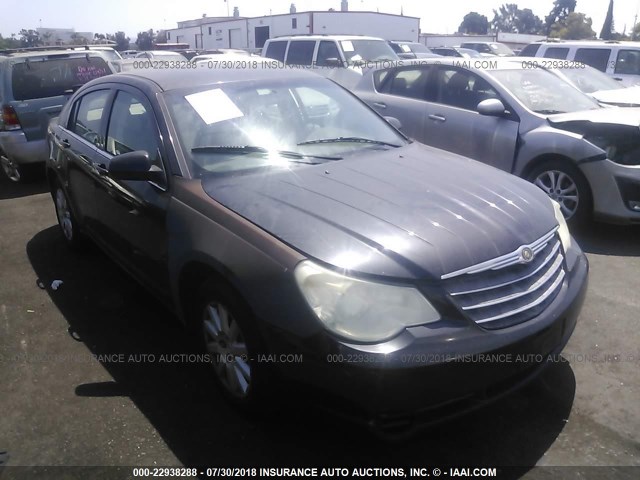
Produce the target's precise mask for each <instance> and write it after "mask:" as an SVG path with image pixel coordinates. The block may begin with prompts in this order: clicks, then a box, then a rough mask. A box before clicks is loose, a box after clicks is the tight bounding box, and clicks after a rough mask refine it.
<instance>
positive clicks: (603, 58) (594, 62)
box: [574, 48, 611, 72]
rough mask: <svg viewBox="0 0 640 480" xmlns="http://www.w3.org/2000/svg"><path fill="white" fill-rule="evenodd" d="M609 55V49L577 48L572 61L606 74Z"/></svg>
mask: <svg viewBox="0 0 640 480" xmlns="http://www.w3.org/2000/svg"><path fill="white" fill-rule="evenodd" d="M610 55H611V49H610V48H579V49H578V51H577V52H576V56H575V58H574V60H575V61H576V62H582V63H585V64H587V65H590V66H592V67H593V68H596V69H598V70H600V71H601V72H606V71H607V63H608V62H609V56H610Z"/></svg>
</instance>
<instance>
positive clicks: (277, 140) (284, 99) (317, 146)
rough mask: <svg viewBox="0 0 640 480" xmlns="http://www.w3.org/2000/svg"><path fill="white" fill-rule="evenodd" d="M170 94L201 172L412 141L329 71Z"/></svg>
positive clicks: (303, 160)
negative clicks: (327, 74) (326, 74)
mask: <svg viewBox="0 0 640 480" xmlns="http://www.w3.org/2000/svg"><path fill="white" fill-rule="evenodd" d="M164 95H165V99H166V101H167V104H168V106H169V110H170V113H171V115H170V116H171V118H172V119H173V124H174V125H175V128H176V130H177V132H178V137H179V140H180V144H181V147H182V150H183V152H184V155H185V157H186V158H187V160H188V161H189V162H190V163H191V166H192V171H193V172H194V175H195V176H197V177H200V176H202V175H205V174H208V173H218V174H227V173H242V172H243V171H252V170H255V169H257V168H283V167H284V168H289V167H292V166H296V165H297V166H299V165H302V164H319V163H325V162H330V161H337V160H340V159H342V158H344V157H346V156H348V155H352V154H355V153H358V152H364V151H371V150H386V149H389V148H394V147H397V146H401V145H405V144H406V143H407V141H406V140H405V139H404V138H403V137H402V136H401V135H399V134H398V133H397V132H396V131H395V130H394V129H393V128H391V126H390V125H389V124H388V123H387V122H386V121H384V120H383V119H382V118H380V117H379V116H378V115H376V114H375V113H374V112H372V111H371V110H369V109H368V108H367V107H366V106H365V105H364V104H362V103H361V102H360V101H358V100H357V99H356V98H354V97H353V96H352V95H351V94H350V93H348V92H346V91H345V90H344V89H342V88H341V87H339V86H337V85H336V84H334V83H332V82H330V81H328V80H326V79H324V78H317V79H315V78H311V79H295V80H291V79H287V80H269V81H260V82H255V81H254V82H237V83H236V82H234V83H229V84H222V85H216V86H207V87H200V88H198V89H189V90H180V91H176V90H174V91H169V92H167V93H165V94H164Z"/></svg>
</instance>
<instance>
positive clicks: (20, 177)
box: [0, 151, 28, 183]
mask: <svg viewBox="0 0 640 480" xmlns="http://www.w3.org/2000/svg"><path fill="white" fill-rule="evenodd" d="M0 166H2V171H3V172H4V174H5V175H6V176H7V178H8V179H9V180H10V181H12V182H13V183H23V182H25V181H26V180H27V177H28V175H27V171H26V170H27V169H26V168H25V167H24V165H18V164H17V163H15V162H14V161H13V160H11V159H10V158H9V157H8V156H7V155H5V153H4V152H2V151H0Z"/></svg>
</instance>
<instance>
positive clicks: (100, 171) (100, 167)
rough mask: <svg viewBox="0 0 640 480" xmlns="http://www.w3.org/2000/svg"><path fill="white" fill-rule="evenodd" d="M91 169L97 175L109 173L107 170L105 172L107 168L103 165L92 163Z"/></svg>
mask: <svg viewBox="0 0 640 480" xmlns="http://www.w3.org/2000/svg"><path fill="white" fill-rule="evenodd" d="M93 167H94V168H95V169H96V172H98V174H99V175H106V174H107V173H109V170H107V166H106V165H105V164H104V163H94V164H93Z"/></svg>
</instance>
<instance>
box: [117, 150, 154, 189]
mask: <svg viewBox="0 0 640 480" xmlns="http://www.w3.org/2000/svg"><path fill="white" fill-rule="evenodd" d="M109 175H110V176H111V177H112V178H114V179H116V180H142V181H148V182H156V183H160V182H164V179H165V178H164V172H163V171H162V169H161V168H159V167H158V166H156V165H153V164H152V163H151V160H149V154H148V153H147V152H145V151H143V150H136V151H135V152H128V153H123V154H121V155H116V156H115V157H113V158H112V159H111V161H110V162H109Z"/></svg>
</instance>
